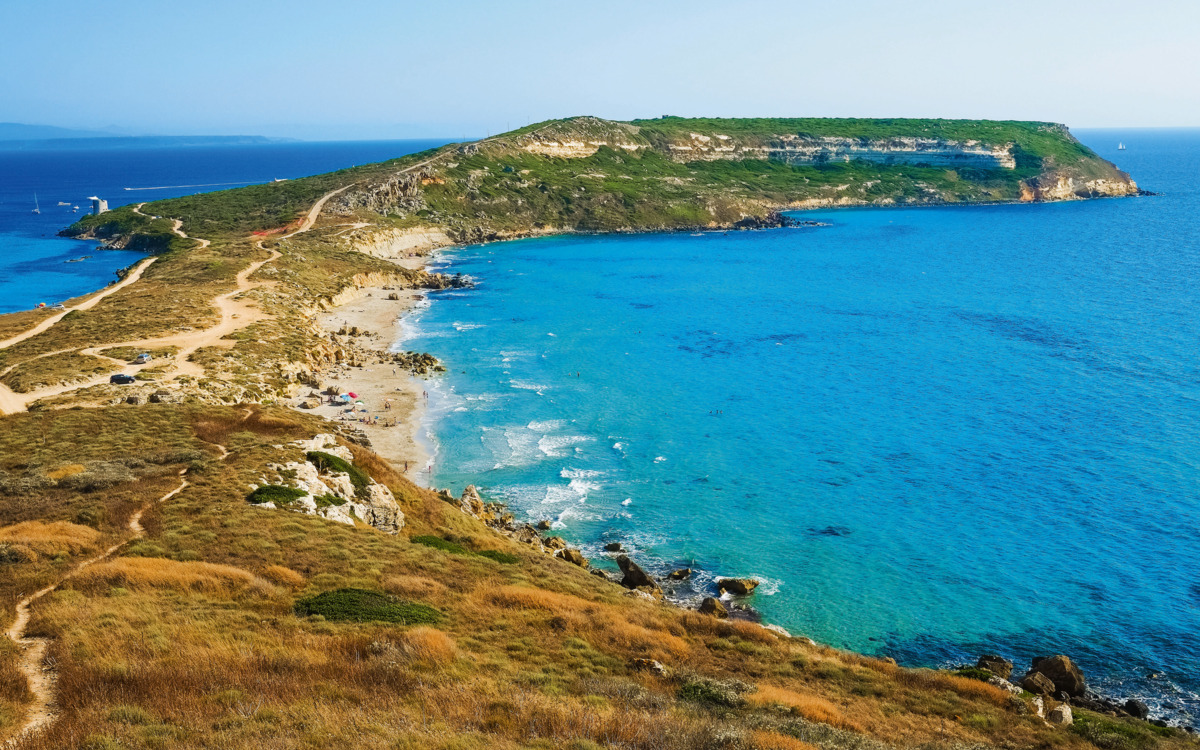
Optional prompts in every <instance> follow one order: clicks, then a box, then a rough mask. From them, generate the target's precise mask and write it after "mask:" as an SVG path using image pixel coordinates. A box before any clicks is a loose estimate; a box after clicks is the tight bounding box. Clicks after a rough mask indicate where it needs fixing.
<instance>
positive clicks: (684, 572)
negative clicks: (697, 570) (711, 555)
mask: <svg viewBox="0 0 1200 750" xmlns="http://www.w3.org/2000/svg"><path fill="white" fill-rule="evenodd" d="M691 575H692V569H691V568H680V569H679V570H672V571H671V572H670V573H667V578H669V579H671V580H672V581H682V580H683V579H685V578H688V577H690V576H691Z"/></svg>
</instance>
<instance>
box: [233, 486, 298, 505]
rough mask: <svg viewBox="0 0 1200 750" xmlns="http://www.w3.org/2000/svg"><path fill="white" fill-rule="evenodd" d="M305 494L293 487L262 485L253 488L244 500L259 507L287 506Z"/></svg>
mask: <svg viewBox="0 0 1200 750" xmlns="http://www.w3.org/2000/svg"><path fill="white" fill-rule="evenodd" d="M307 494H308V493H307V492H305V491H304V490H298V489H296V488H295V487H284V486H283V485H282V484H264V485H263V486H262V487H255V488H254V491H253V492H251V493H250V494H249V495H247V496H246V500H247V501H248V502H250V503H253V504H254V505H261V504H263V503H275V504H276V505H287V504H288V503H290V502H292V501H294V500H298V499H299V498H302V497H304V496H305V495H307Z"/></svg>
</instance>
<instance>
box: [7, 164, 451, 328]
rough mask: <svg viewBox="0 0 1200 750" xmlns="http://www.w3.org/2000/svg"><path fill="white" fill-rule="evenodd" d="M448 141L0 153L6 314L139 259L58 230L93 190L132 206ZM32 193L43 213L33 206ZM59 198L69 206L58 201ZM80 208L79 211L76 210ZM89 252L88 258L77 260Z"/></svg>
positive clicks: (92, 286)
mask: <svg viewBox="0 0 1200 750" xmlns="http://www.w3.org/2000/svg"><path fill="white" fill-rule="evenodd" d="M445 142H446V140H407V141H346V142H335V143H278V144H263V145H247V146H194V147H182V148H181V147H171V148H94V149H69V150H62V151H50V150H33V151H8V150H0V313H5V312H13V311H14V310H27V309H29V308H32V307H33V306H35V305H36V304H37V303H39V302H46V303H52V302H61V301H63V300H65V299H68V298H70V297H75V296H77V295H80V294H84V293H86V292H91V291H94V290H96V289H99V288H101V287H103V286H104V285H106V284H108V283H109V282H111V281H115V280H116V276H114V272H115V271H117V270H118V269H120V268H124V267H125V266H128V265H131V264H132V263H135V262H136V261H137V260H138V259H139V258H140V257H142V256H141V255H139V254H137V253H131V252H127V251H98V250H97V249H96V248H97V245H98V243H96V242H94V241H88V242H82V241H79V240H70V239H65V238H61V237H56V236H55V235H56V234H57V232H58V231H59V230H60V229H62V228H64V227H66V226H68V225H70V224H71V223H73V222H74V221H75V220H76V219H78V218H79V217H80V216H82V215H84V214H86V213H87V212H88V210H89V208H90V202H89V201H88V200H87V198H88V196H92V195H96V196H99V197H101V198H106V199H107V200H108V204H109V206H110V207H111V208H116V207H117V206H121V205H124V204H126V203H138V202H141V201H153V200H159V199H162V198H173V197H176V196H180V195H190V194H192V193H199V192H207V191H210V190H220V189H223V188H225V187H234V186H236V185H239V184H250V183H260V182H269V181H271V180H273V179H275V178H284V179H294V178H297V177H305V176H307V175H313V174H320V173H322V172H330V171H333V170H336V169H342V168H344V167H349V166H353V165H356V164H366V163H370V162H376V161H384V160H386V159H390V158H394V157H397V156H403V155H404V154H410V153H413V152H416V151H422V150H424V149H427V148H432V147H434V146H439V145H441V144H443V143H445ZM125 188H135V189H134V190H126V189H125ZM145 188H159V189H149V190H148V189H145ZM35 196H36V200H37V203H38V204H40V206H41V213H40V214H35V213H33V209H34V205H35V203H34V200H35ZM59 202H63V203H67V204H69V205H66V206H59V205H57V204H58V203H59ZM76 205H77V206H79V213H74V212H73V211H72V206H76ZM185 230H186V228H185ZM84 256H91V257H89V258H86V259H85V260H78V259H79V258H83V257H84ZM68 261H75V262H68Z"/></svg>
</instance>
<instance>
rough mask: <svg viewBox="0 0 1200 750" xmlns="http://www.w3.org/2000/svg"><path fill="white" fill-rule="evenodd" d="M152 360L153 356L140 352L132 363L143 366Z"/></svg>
mask: <svg viewBox="0 0 1200 750" xmlns="http://www.w3.org/2000/svg"><path fill="white" fill-rule="evenodd" d="M152 359H154V357H153V355H151V354H149V353H147V352H142V353H141V354H139V355H137V358H136V359H135V360H133V361H134V363H135V364H139V365H144V364H146V363H147V362H149V361H150V360H152Z"/></svg>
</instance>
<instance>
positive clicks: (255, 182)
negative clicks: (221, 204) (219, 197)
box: [125, 180, 270, 190]
mask: <svg viewBox="0 0 1200 750" xmlns="http://www.w3.org/2000/svg"><path fill="white" fill-rule="evenodd" d="M266 182H270V180H267V181H265V182H263V183H261V184H265V183H266ZM258 184H260V182H259V181H258V180H246V181H244V182H209V183H207V184H204V185H158V186H157V187H136V188H125V190H174V189H176V188H196V187H222V186H225V185H258Z"/></svg>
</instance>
